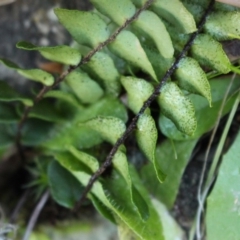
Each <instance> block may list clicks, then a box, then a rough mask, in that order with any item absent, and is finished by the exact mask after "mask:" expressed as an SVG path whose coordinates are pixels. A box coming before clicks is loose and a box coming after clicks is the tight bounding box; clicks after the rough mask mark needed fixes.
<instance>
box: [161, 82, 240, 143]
mask: <svg viewBox="0 0 240 240" xmlns="http://www.w3.org/2000/svg"><path fill="white" fill-rule="evenodd" d="M229 82H230V77H226V78H219V79H214V80H211V81H210V86H211V95H212V107H211V108H209V105H208V104H207V103H206V101H205V99H203V98H202V97H200V96H197V95H193V94H191V95H190V96H189V98H190V99H191V101H192V103H193V105H194V109H195V111H196V118H197V122H198V123H199V124H198V125H197V129H196V131H195V133H194V135H192V136H187V135H186V134H183V133H182V132H180V131H179V130H178V129H177V128H176V126H175V125H174V123H173V122H172V121H171V120H169V119H167V118H166V117H164V116H160V118H159V127H160V129H161V132H162V133H163V134H164V135H165V136H167V137H168V138H170V139H174V140H178V141H179V140H180V141H182V140H188V139H196V138H199V137H200V136H202V134H204V133H205V132H208V131H209V130H210V129H212V128H213V126H214V124H215V122H216V119H217V117H218V114H219V109H220V106H221V102H222V99H223V96H224V94H225V92H226V89H227V88H228V85H229ZM239 88H240V81H239V78H238V77H236V79H235V81H234V83H233V85H232V87H231V90H230V93H229V97H228V100H227V102H226V105H225V107H224V109H223V113H222V116H224V115H225V114H226V113H228V112H229V110H230V109H231V108H232V105H233V103H234V101H235V98H236V94H235V93H236V92H237V90H238V89H239Z"/></svg>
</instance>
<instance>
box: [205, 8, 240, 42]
mask: <svg viewBox="0 0 240 240" xmlns="http://www.w3.org/2000/svg"><path fill="white" fill-rule="evenodd" d="M239 25H240V12H239V11H238V12H225V13H223V12H216V13H212V14H211V15H210V16H209V17H208V19H207V22H206V23H205V25H204V29H205V30H206V31H207V33H209V34H210V35H211V36H212V37H213V38H215V39H217V40H218V41H224V40H230V39H240V27H239Z"/></svg>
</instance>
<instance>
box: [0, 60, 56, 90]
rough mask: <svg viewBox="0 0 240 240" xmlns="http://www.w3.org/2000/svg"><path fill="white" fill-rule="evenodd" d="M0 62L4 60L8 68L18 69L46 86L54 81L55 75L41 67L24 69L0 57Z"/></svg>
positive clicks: (25, 75) (21, 73) (22, 73)
mask: <svg viewBox="0 0 240 240" xmlns="http://www.w3.org/2000/svg"><path fill="white" fill-rule="evenodd" d="M0 62H2V63H3V64H4V65H5V66H6V67H8V68H12V69H14V70H16V71H17V72H18V73H19V74H20V75H22V76H24V77H26V78H28V79H30V80H33V81H36V82H41V83H42V84H44V85H46V86H51V85H52V84H53V83H54V77H53V76H52V75H51V74H49V73H47V72H45V71H43V70H41V69H22V68H20V67H18V65H16V64H15V63H13V62H11V61H9V60H6V59H3V58H0Z"/></svg>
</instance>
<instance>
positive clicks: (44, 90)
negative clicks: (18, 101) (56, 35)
mask: <svg viewBox="0 0 240 240" xmlns="http://www.w3.org/2000/svg"><path fill="white" fill-rule="evenodd" d="M153 1H154V0H148V1H147V2H146V3H145V4H144V5H143V6H142V7H141V8H139V9H138V11H136V13H135V14H134V15H133V16H132V17H131V18H129V19H127V20H126V21H125V22H124V23H123V25H122V26H120V27H119V28H117V29H116V31H115V32H114V33H113V34H112V35H111V36H110V37H109V38H108V39H107V40H106V41H104V42H103V43H100V44H99V45H98V46H97V47H96V48H94V49H93V50H91V51H90V52H89V53H88V54H87V55H86V56H85V57H84V58H82V60H81V61H80V62H79V64H77V65H76V66H70V67H69V68H68V70H67V71H65V72H63V73H62V74H61V75H60V76H59V77H58V78H57V79H56V81H55V82H54V84H53V85H52V86H49V87H47V86H44V87H43V88H42V89H41V90H40V92H39V93H38V95H37V96H36V97H35V99H34V101H33V106H28V107H26V108H25V110H24V112H23V115H22V118H21V120H20V121H19V123H18V126H17V133H16V137H15V144H16V147H17V149H18V153H19V156H20V158H21V160H22V161H23V162H24V154H23V150H22V146H21V137H22V136H21V135H22V134H21V133H22V128H23V126H24V124H25V122H26V120H27V119H28V115H29V113H30V112H31V110H32V109H33V107H34V106H35V105H36V104H37V103H38V102H39V101H41V100H42V98H43V97H44V95H45V94H46V93H47V92H49V91H50V90H52V89H54V88H55V87H56V86H58V84H60V83H61V82H62V81H64V79H65V78H66V77H67V76H68V75H69V74H70V73H71V72H72V71H74V70H75V69H77V68H79V67H81V66H82V65H84V64H86V63H88V62H89V61H90V60H91V58H92V57H93V56H94V55H95V54H96V53H97V52H99V51H100V50H101V49H102V48H104V47H105V46H107V45H108V44H109V43H111V42H113V41H114V40H115V39H116V37H117V36H118V35H119V34H120V33H121V32H122V31H123V30H124V29H125V28H126V27H128V26H129V25H130V24H131V23H132V22H133V21H134V20H136V19H137V18H138V16H139V15H140V14H141V12H142V11H144V10H146V9H147V8H148V7H149V6H150V5H151V4H152V2H153Z"/></svg>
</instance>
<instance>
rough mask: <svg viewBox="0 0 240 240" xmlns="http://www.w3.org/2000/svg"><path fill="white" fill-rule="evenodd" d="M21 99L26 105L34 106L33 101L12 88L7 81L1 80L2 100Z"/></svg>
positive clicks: (0, 93) (0, 94) (0, 96)
mask: <svg viewBox="0 0 240 240" xmlns="http://www.w3.org/2000/svg"><path fill="white" fill-rule="evenodd" d="M12 101H20V102H22V103H23V104H24V105H26V106H32V105H33V101H32V100H31V99H28V98H26V97H24V96H22V95H21V94H20V93H18V92H17V91H15V90H14V89H13V88H11V87H10V86H9V85H8V84H7V83H6V82H4V81H1V80H0V102H12Z"/></svg>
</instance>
